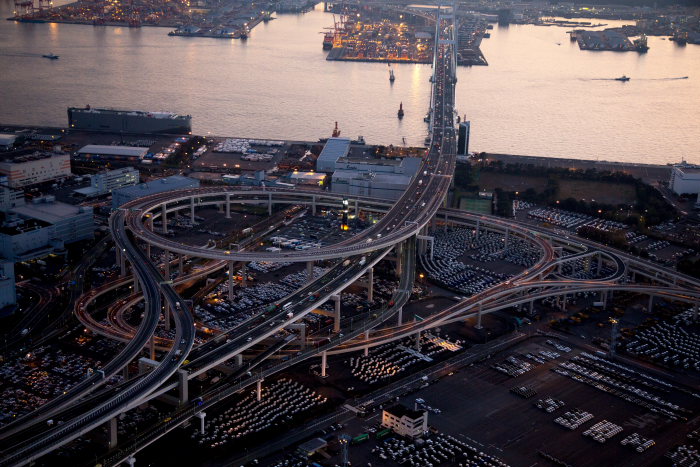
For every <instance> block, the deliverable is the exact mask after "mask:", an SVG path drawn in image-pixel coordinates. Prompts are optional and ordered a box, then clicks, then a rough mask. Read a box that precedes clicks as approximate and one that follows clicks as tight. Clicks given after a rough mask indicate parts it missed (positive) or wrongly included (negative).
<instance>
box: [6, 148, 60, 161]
mask: <svg viewBox="0 0 700 467" xmlns="http://www.w3.org/2000/svg"><path fill="white" fill-rule="evenodd" d="M67 155H68V153H65V152H52V151H39V150H23V151H13V152H8V153H4V154H3V153H0V162H10V163H13V164H21V163H23V162H31V161H38V160H42V159H49V158H51V157H58V156H67Z"/></svg>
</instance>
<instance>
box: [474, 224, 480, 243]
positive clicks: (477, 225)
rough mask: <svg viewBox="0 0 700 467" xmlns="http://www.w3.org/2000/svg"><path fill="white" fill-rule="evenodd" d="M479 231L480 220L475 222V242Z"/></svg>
mask: <svg viewBox="0 0 700 467" xmlns="http://www.w3.org/2000/svg"><path fill="white" fill-rule="evenodd" d="M479 229H481V219H477V220H476V230H475V232H474V234H475V235H476V239H477V240H479Z"/></svg>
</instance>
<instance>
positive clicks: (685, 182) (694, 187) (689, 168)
mask: <svg viewBox="0 0 700 467" xmlns="http://www.w3.org/2000/svg"><path fill="white" fill-rule="evenodd" d="M668 186H669V188H671V190H672V191H673V192H674V193H675V194H677V195H682V194H684V193H687V194H695V193H700V166H698V165H692V164H688V163H686V162H682V163H680V164H676V165H674V166H673V169H672V170H671V180H670V181H669V183H668Z"/></svg>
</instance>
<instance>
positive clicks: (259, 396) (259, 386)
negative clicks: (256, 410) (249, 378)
mask: <svg viewBox="0 0 700 467" xmlns="http://www.w3.org/2000/svg"><path fill="white" fill-rule="evenodd" d="M262 382H263V380H261V379H259V380H258V382H257V383H256V386H255V397H256V398H257V400H258V402H260V401H261V400H262Z"/></svg>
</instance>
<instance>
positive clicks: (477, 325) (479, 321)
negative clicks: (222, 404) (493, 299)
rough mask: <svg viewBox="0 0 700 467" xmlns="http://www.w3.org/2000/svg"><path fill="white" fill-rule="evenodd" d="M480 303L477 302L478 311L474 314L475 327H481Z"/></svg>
mask: <svg viewBox="0 0 700 467" xmlns="http://www.w3.org/2000/svg"><path fill="white" fill-rule="evenodd" d="M481 328H482V326H481V303H479V311H478V313H477V314H476V329H481Z"/></svg>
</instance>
